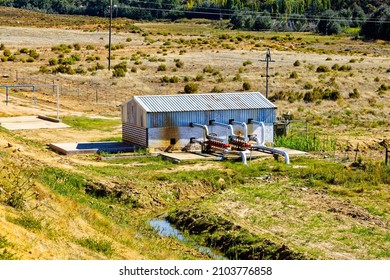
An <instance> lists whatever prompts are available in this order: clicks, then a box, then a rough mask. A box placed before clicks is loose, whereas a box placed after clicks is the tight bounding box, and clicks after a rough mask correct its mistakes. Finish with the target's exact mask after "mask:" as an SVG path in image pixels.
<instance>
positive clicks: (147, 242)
mask: <svg viewBox="0 0 390 280" xmlns="http://www.w3.org/2000/svg"><path fill="white" fill-rule="evenodd" d="M15 14H16V15H17V18H18V21H19V22H18V23H16V24H12V22H13V19H14V18H15ZM31 18H33V19H34V20H31ZM59 19H60V20H59ZM54 22H56V24H54ZM58 22H61V25H57V23H58ZM113 24H114V32H113V45H114V46H115V48H114V49H113V58H112V61H111V63H112V66H113V69H112V70H111V71H108V69H107V59H106V57H107V49H106V45H107V43H108V32H107V20H104V19H99V18H93V17H79V16H65V15H48V16H46V15H42V14H40V13H34V12H31V11H21V10H15V9H10V8H0V45H1V46H2V47H1V50H0V58H2V59H1V62H0V67H1V68H0V83H1V84H2V85H12V84H30V83H34V84H47V83H48V82H55V83H59V84H60V85H61V111H60V114H61V118H62V121H63V122H64V123H67V124H69V125H71V128H67V129H62V130H50V129H49V130H20V131H8V130H6V129H4V128H0V170H1V171H0V175H1V176H0V187H1V189H0V213H1V221H2V223H1V225H0V259H34V260H38V259H209V258H210V256H208V255H207V254H204V253H202V252H200V251H198V250H197V249H196V247H194V246H193V244H194V243H196V244H201V245H202V246H207V247H213V248H214V249H215V250H216V252H217V253H218V254H222V255H224V256H226V257H228V258H241V259H250V258H251V259H259V258H274V259H275V258H293V259H389V258H390V256H389V251H388V244H389V240H390V239H389V233H388V232H389V231H388V229H389V211H390V209H389V199H390V197H389V191H390V177H389V176H390V170H389V167H388V166H387V167H386V166H385V165H384V164H383V159H384V150H383V148H382V147H381V146H380V145H379V144H378V142H380V141H381V140H383V139H385V138H387V139H389V138H390V130H389V127H390V108H389V107H388V106H387V104H390V77H389V75H388V74H389V71H390V69H389V65H390V46H389V43H388V42H384V41H375V42H363V41H360V40H356V39H352V38H351V37H348V36H346V35H340V36H318V35H315V34H312V33H273V32H249V31H233V30H230V29H225V28H223V27H224V26H223V25H222V26H221V25H220V24H219V23H215V22H212V21H205V20H191V21H190V20H186V21H183V22H180V23H174V24H173V23H156V22H134V21H130V20H127V19H117V20H115V21H114V23H113ZM64 26H66V27H64ZM267 48H269V49H270V51H271V54H272V59H274V60H275V62H273V63H271V68H270V74H271V77H270V81H271V83H270V98H272V99H273V100H274V102H275V104H276V105H277V106H278V116H281V115H282V113H284V112H290V113H291V114H292V115H293V116H294V119H295V120H301V121H306V120H307V121H308V124H309V134H308V136H309V138H311V137H312V136H314V138H315V139H319V141H322V143H328V142H329V143H332V145H331V146H330V147H329V148H325V145H324V149H321V150H318V151H312V152H310V154H309V157H307V158H293V159H292V160H291V161H292V164H291V165H290V166H287V165H285V164H284V162H283V161H276V160H275V159H273V158H265V159H258V160H253V161H251V162H250V164H249V165H248V166H244V165H242V164H241V163H240V162H234V161H223V162H191V161H190V162H181V163H178V164H175V163H171V162H168V161H165V160H163V159H162V158H160V157H153V156H151V155H150V154H147V153H145V152H146V151H142V150H140V151H136V152H135V153H131V154H127V155H126V156H127V158H121V157H119V156H118V155H111V156H113V157H114V158H113V159H107V158H106V157H107V156H108V155H105V154H103V155H100V156H98V155H76V156H62V155H58V154H56V153H54V152H53V151H51V150H49V149H47V144H49V143H53V142H81V141H103V140H120V139H121V130H120V125H121V121H120V112H119V109H118V105H119V104H120V103H121V102H123V101H126V100H128V99H129V98H130V97H131V96H133V95H144V94H173V93H183V89H184V87H185V85H187V84H188V83H195V84H197V85H198V86H199V91H198V92H233V91H242V90H243V83H244V82H249V84H250V86H251V88H250V90H252V91H260V92H264V91H265V77H264V75H265V65H264V63H263V62H260V61H259V60H260V59H263V58H264V57H265V51H266V49H267ZM30 57H31V58H33V59H31V58H30ZM54 60H55V63H54ZM99 65H101V66H99ZM116 65H121V67H122V68H121V69H127V72H125V73H124V77H120V75H119V76H118V77H113V73H115V68H114V67H115V66H116ZM162 65H165V66H162ZM336 65H337V66H336ZM124 66H126V67H124ZM61 69H65V70H66V71H65V72H61V71H59V70H61ZM174 77H176V78H174ZM316 88H318V89H316ZM321 89H322V90H323V91H324V90H325V89H328V90H329V91H331V92H333V93H334V96H335V97H336V98H334V99H335V100H332V99H328V98H327V97H326V96H325V95H321V94H320V93H321ZM1 92H4V91H3V90H2V91H1ZM335 92H338V93H335ZM322 93H323V92H322ZM34 97H35V99H34ZM9 101H10V102H9V104H8V105H6V104H5V102H4V101H3V102H1V103H0V106H1V107H0V117H11V116H18V115H37V114H39V113H44V114H46V115H50V116H55V114H56V103H55V96H54V95H53V89H52V88H37V91H36V92H34V93H33V92H31V91H30V90H28V89H17V90H11V91H10V100H9ZM299 124H300V123H299V122H297V123H296V124H293V125H292V128H293V129H292V130H291V131H290V133H291V134H301V133H302V132H304V131H305V128H304V127H303V128H302V127H300V126H299ZM115 156H116V157H115ZM156 217H159V218H165V219H167V220H169V221H170V222H171V223H172V224H175V225H176V226H177V227H178V228H180V229H182V230H183V232H184V233H185V236H186V237H187V238H189V239H190V240H191V242H189V243H181V242H179V241H178V240H177V239H175V238H172V237H163V236H160V235H159V234H158V233H157V232H156V231H155V230H154V229H153V228H152V227H151V226H150V225H149V221H150V220H151V219H154V218H156ZM238 241H240V242H242V243H240V244H238ZM191 244H192V245H191ZM232 244H236V245H237V244H238V245H237V246H235V247H234V246H232ZM264 244H268V245H267V246H266V249H265V250H264ZM262 248H263V249H262ZM282 249H283V250H282ZM276 252H279V253H276ZM280 252H283V253H280Z"/></svg>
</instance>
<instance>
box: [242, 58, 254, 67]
mask: <svg viewBox="0 0 390 280" xmlns="http://www.w3.org/2000/svg"><path fill="white" fill-rule="evenodd" d="M247 65H252V61H250V60H246V61H244V62H243V63H242V66H244V67H245V66H247Z"/></svg>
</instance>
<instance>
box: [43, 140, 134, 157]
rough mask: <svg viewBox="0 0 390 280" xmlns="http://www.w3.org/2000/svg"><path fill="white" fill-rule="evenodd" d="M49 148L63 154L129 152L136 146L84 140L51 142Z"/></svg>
mask: <svg viewBox="0 0 390 280" xmlns="http://www.w3.org/2000/svg"><path fill="white" fill-rule="evenodd" d="M49 148H50V149H52V150H54V151H56V152H58V153H60V154H63V155H75V154H92V153H100V152H106V153H121V152H122V153H129V152H134V149H135V148H136V146H134V145H129V144H125V143H123V142H84V143H52V144H49Z"/></svg>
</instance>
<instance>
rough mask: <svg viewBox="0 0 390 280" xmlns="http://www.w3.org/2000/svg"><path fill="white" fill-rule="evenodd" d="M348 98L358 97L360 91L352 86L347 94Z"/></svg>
mask: <svg viewBox="0 0 390 280" xmlns="http://www.w3.org/2000/svg"><path fill="white" fill-rule="evenodd" d="M348 96H349V98H355V99H356V98H359V97H360V92H359V90H358V89H357V88H354V89H353V91H352V92H350V93H349V94H348Z"/></svg>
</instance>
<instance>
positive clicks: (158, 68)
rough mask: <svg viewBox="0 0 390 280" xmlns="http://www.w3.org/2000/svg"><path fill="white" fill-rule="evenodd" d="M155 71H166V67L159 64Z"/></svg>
mask: <svg viewBox="0 0 390 280" xmlns="http://www.w3.org/2000/svg"><path fill="white" fill-rule="evenodd" d="M157 71H167V66H166V65H165V64H160V65H159V66H158V67H157Z"/></svg>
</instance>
